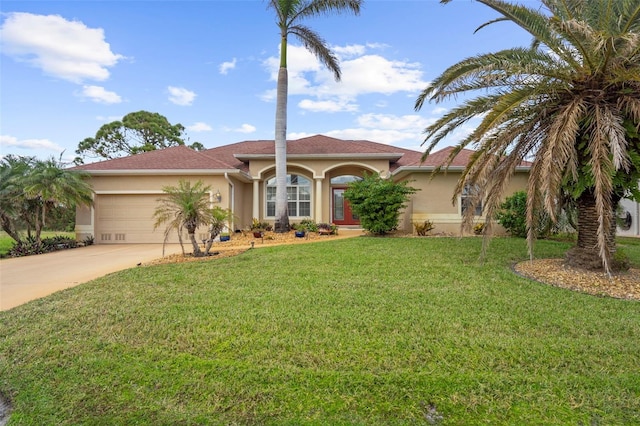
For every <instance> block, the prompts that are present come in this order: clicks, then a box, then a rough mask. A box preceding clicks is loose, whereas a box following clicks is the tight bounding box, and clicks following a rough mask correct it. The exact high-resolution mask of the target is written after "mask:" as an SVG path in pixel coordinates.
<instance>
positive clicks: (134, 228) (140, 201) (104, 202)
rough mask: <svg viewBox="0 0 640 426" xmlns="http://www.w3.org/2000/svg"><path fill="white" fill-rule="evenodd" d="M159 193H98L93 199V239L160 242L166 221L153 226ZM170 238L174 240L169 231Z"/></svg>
mask: <svg viewBox="0 0 640 426" xmlns="http://www.w3.org/2000/svg"><path fill="white" fill-rule="evenodd" d="M161 197H162V195H160V194H149V195H139V194H135V195H102V194H101V195H98V196H97V197H96V200H95V212H96V218H95V219H96V220H95V224H96V235H95V239H96V243H97V244H123V243H162V242H163V240H164V230H165V227H166V226H165V225H161V226H160V227H159V228H158V229H156V230H155V231H154V230H153V223H154V219H153V212H154V211H155V209H156V207H157V206H158V201H157V200H158V198H161ZM169 242H171V243H177V242H178V237H177V235H176V233H175V232H172V234H171V236H170V237H169Z"/></svg>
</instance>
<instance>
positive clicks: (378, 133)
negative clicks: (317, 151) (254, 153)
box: [287, 114, 435, 151]
mask: <svg viewBox="0 0 640 426" xmlns="http://www.w3.org/2000/svg"><path fill="white" fill-rule="evenodd" d="M434 121H435V119H434V118H425V117H421V116H419V115H416V114H409V115H402V116H398V115H393V114H363V115H361V116H359V117H358V118H357V119H356V123H355V126H354V127H351V128H345V129H334V130H320V131H319V132H320V133H322V134H323V135H327V136H331V137H334V138H338V139H347V140H350V139H355V140H358V139H364V140H370V141H375V142H380V143H385V144H390V145H391V144H393V145H397V146H401V147H403V148H407V149H413V150H416V151H421V150H423V149H424V147H421V146H420V144H421V143H422V141H423V140H424V134H423V133H422V132H423V130H424V128H425V127H427V126H428V125H429V124H431V123H433V122H434ZM319 132H318V131H316V132H309V133H307V132H290V133H288V134H287V137H288V138H290V139H298V138H302V137H306V136H311V135H314V134H316V133H319Z"/></svg>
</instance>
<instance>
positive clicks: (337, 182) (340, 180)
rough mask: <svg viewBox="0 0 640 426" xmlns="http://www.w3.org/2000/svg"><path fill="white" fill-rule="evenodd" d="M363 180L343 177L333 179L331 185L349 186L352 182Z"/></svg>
mask: <svg viewBox="0 0 640 426" xmlns="http://www.w3.org/2000/svg"><path fill="white" fill-rule="evenodd" d="M360 180H362V178H361V177H360V176H354V175H342V176H336V177H333V178H331V185H347V184H350V183H351V182H356V181H360Z"/></svg>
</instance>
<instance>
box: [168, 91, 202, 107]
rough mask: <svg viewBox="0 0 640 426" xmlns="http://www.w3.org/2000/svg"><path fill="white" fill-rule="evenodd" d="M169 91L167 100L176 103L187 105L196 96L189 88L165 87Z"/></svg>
mask: <svg viewBox="0 0 640 426" xmlns="http://www.w3.org/2000/svg"><path fill="white" fill-rule="evenodd" d="M167 90H168V91H169V100H170V101H171V102H173V103H174V104H176V105H182V106H189V105H191V104H192V103H193V100H194V99H195V98H196V94H195V93H194V92H192V91H191V90H187V89H185V88H183V87H173V86H169V87H167Z"/></svg>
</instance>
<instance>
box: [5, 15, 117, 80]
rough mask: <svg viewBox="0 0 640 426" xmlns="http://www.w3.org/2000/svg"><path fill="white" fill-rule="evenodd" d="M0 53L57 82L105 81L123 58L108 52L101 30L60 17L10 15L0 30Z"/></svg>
mask: <svg viewBox="0 0 640 426" xmlns="http://www.w3.org/2000/svg"><path fill="white" fill-rule="evenodd" d="M0 39H1V40H2V51H3V53H5V54H6V55H8V56H11V57H13V58H14V59H16V60H18V61H25V62H27V63H29V64H30V65H32V66H34V67H36V68H40V69H42V70H43V71H44V72H45V73H46V74H49V75H52V76H54V77H57V78H62V79H64V80H69V81H72V82H74V83H81V82H82V81H84V80H96V81H104V80H106V79H107V78H109V70H108V68H109V67H113V66H115V65H116V64H117V62H118V61H119V60H121V59H123V58H124V56H122V55H119V54H115V53H113V52H112V51H111V46H110V45H109V43H107V42H106V41H105V39H104V31H103V30H102V29H101V28H88V27H87V26H86V25H85V24H83V23H82V22H79V21H68V20H66V19H64V18H63V17H61V16H59V15H34V14H31V13H23V12H12V13H9V14H7V18H6V19H5V21H4V23H3V25H2V27H1V28H0Z"/></svg>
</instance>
